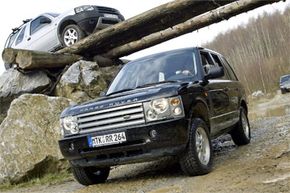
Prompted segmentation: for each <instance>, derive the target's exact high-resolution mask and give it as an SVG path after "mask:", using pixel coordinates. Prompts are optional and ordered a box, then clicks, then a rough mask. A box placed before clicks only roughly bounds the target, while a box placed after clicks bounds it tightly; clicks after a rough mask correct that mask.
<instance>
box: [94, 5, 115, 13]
mask: <svg viewBox="0 0 290 193" xmlns="http://www.w3.org/2000/svg"><path fill="white" fill-rule="evenodd" d="M98 10H99V12H100V13H110V14H117V15H118V14H119V13H118V11H117V10H115V9H112V8H110V7H100V6H98Z"/></svg>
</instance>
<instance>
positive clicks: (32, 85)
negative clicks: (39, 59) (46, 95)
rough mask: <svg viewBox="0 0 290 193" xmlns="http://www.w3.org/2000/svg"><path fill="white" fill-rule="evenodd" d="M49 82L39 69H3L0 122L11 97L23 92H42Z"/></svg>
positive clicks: (0, 77)
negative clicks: (25, 70) (24, 71)
mask: <svg viewBox="0 0 290 193" xmlns="http://www.w3.org/2000/svg"><path fill="white" fill-rule="evenodd" d="M50 84H51V80H50V79H49V78H48V76H47V75H46V74H45V73H44V72H41V71H36V72H32V73H28V74H22V73H20V72H18V71H17V70H14V69H9V70H7V71H5V72H4V73H3V74H2V75H1V76H0V124H1V122H2V121H3V119H4V117H5V116H6V112H7V110H8V109H9V106H10V103H11V102H12V100H13V99H15V98H17V97H18V96H20V95H21V94H24V93H43V92H44V91H45V90H46V89H48V88H49V86H50Z"/></svg>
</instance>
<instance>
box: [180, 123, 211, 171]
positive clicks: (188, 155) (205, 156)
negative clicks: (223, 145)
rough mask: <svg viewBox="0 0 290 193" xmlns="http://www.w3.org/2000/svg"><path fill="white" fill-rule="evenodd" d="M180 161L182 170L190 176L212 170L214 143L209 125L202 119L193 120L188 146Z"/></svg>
mask: <svg viewBox="0 0 290 193" xmlns="http://www.w3.org/2000/svg"><path fill="white" fill-rule="evenodd" d="M179 163H180V167H181V169H182V171H183V172H184V173H185V174H186V175H189V176H195V175H204V174H207V173H209V172H210V171H211V170H212V166H213V150H212V143H211V140H210V137H209V130H208V127H207V125H206V123H205V122H204V121H203V120H202V119H199V118H194V119H193V120H192V123H191V127H190V131H189V142H188V146H187V148H186V151H185V152H184V154H183V155H182V156H181V157H180V160H179Z"/></svg>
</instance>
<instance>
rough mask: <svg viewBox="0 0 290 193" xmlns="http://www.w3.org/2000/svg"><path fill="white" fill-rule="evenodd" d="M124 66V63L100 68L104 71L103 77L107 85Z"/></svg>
mask: <svg viewBox="0 0 290 193" xmlns="http://www.w3.org/2000/svg"><path fill="white" fill-rule="evenodd" d="M122 67H123V66H122V65H118V66H108V67H102V68H100V71H101V72H102V74H103V78H104V79H105V81H106V83H107V85H110V83H111V82H112V81H113V80H114V78H115V76H116V75H117V74H118V72H119V71H120V70H121V68H122Z"/></svg>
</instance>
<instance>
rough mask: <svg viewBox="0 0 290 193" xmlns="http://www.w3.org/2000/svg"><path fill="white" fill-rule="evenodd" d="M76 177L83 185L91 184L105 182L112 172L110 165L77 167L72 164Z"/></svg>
mask: <svg viewBox="0 0 290 193" xmlns="http://www.w3.org/2000/svg"><path fill="white" fill-rule="evenodd" d="M71 168H72V172H73V175H74V178H75V179H76V180H77V181H78V182H79V183H80V184H82V185H85V186H89V185H93V184H100V183H104V182H105V181H106V180H107V178H108V176H109V173H110V167H106V168H97V167H75V166H73V165H71Z"/></svg>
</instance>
